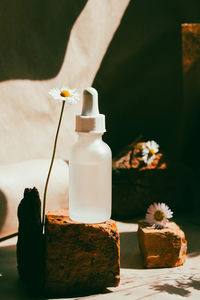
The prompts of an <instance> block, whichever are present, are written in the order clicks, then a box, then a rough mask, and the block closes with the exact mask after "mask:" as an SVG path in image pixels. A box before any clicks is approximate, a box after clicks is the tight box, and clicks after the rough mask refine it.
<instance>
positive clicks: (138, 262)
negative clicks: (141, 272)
mask: <svg viewBox="0 0 200 300" xmlns="http://www.w3.org/2000/svg"><path fill="white" fill-rule="evenodd" d="M120 251H121V253H120V265H121V268H125V269H143V262H142V257H141V256H140V251H139V246H138V240H137V232H122V233H120Z"/></svg>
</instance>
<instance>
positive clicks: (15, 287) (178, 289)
mask: <svg viewBox="0 0 200 300" xmlns="http://www.w3.org/2000/svg"><path fill="white" fill-rule="evenodd" d="M175 221H176V222H177V224H179V225H180V226H182V228H183V229H184V231H185V234H186V239H187V240H188V253H187V260H186V263H185V264H184V265H183V266H180V267H177V268H162V269H144V268H143V266H142V259H141V257H140V252H139V248H138V242H137V223H136V221H134V220H132V221H129V222H117V225H118V228H119V231H120V242H121V258H120V259H121V282H120V286H119V287H117V288H108V289H107V290H106V291H105V292H104V293H101V294H95V295H87V296H82V297H76V298H73V297H71V298H64V299H97V300H98V299H99V300H101V299H102V300H103V299H106V300H109V299H127V300H128V299H132V300H140V299H145V300H148V299H152V300H171V299H175V300H179V299H185V298H187V299H194V300H198V299H200V225H198V224H195V223H193V222H192V220H191V219H189V218H188V217H183V216H182V217H180V218H178V219H177V220H175ZM16 242H17V237H13V238H10V239H7V240H5V241H3V242H0V300H8V299H9V300H18V299H26V300H30V299H35V298H33V297H31V296H30V295H29V294H28V292H27V290H26V287H25V286H24V285H23V283H22V282H21V281H20V280H19V278H18V273H17V269H16ZM41 299H45V298H41ZM46 299H47V298H46Z"/></svg>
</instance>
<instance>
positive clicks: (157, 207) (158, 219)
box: [145, 203, 173, 228]
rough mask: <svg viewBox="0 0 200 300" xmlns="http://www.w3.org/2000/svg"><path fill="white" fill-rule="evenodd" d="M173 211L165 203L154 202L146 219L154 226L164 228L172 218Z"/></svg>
mask: <svg viewBox="0 0 200 300" xmlns="http://www.w3.org/2000/svg"><path fill="white" fill-rule="evenodd" d="M172 216H173V212H172V211H171V210H170V209H169V207H168V206H167V205H166V204H164V203H154V204H151V205H150V206H149V208H148V209H147V213H146V219H145V221H146V222H147V223H149V224H150V225H151V226H153V227H158V228H163V227H165V226H166V224H167V223H168V219H170V218H172Z"/></svg>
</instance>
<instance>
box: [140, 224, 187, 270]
mask: <svg viewBox="0 0 200 300" xmlns="http://www.w3.org/2000/svg"><path fill="white" fill-rule="evenodd" d="M138 240H139V246H140V250H141V254H142V256H143V258H144V267H146V268H160V267H177V266H180V265H182V264H183V263H184V262H185V259H186V251H187V241H186V239H185V234H184V232H183V231H182V230H181V229H180V227H179V226H178V225H177V224H176V223H174V222H169V223H168V225H167V227H166V228H162V229H156V228H154V227H150V226H149V225H148V224H147V223H145V222H144V221H143V220H141V221H139V223H138Z"/></svg>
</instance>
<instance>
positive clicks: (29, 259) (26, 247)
mask: <svg viewBox="0 0 200 300" xmlns="http://www.w3.org/2000/svg"><path fill="white" fill-rule="evenodd" d="M18 219H19V229H18V241H17V264H18V272H19V275H20V278H21V279H23V280H24V281H26V282H27V283H28V285H29V286H32V287H34V289H36V290H38V288H39V287H40V286H41V282H42V274H43V270H44V256H43V254H44V250H43V248H44V247H43V245H44V243H43V235H42V224H41V201H40V197H39V193H38V190H37V189H36V188H35V187H34V188H33V189H28V188H26V189H25V191H24V198H23V199H22V200H21V202H20V204H19V207H18Z"/></svg>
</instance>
